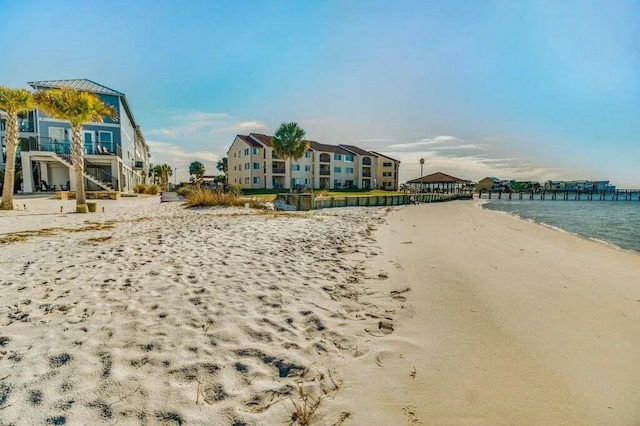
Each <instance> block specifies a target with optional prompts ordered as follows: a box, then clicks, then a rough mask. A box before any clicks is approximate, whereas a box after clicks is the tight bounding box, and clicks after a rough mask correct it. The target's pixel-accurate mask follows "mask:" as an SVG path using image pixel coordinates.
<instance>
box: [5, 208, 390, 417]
mask: <svg viewBox="0 0 640 426" xmlns="http://www.w3.org/2000/svg"><path fill="white" fill-rule="evenodd" d="M21 203H22V201H21ZM24 203H25V204H26V210H25V211H20V212H2V213H0V234H6V233H8V232H12V231H25V230H37V229H43V228H47V229H49V230H48V231H47V232H46V235H44V236H43V235H32V234H26V237H27V240H26V241H21V242H15V243H11V244H2V245H0V250H2V258H1V259H0V262H2V276H1V277H0V288H1V289H2V300H1V302H0V339H2V343H1V344H2V347H0V350H1V351H2V352H0V372H1V374H0V379H2V380H1V381H0V420H1V421H2V423H12V422H16V423H18V424H44V423H45V422H49V423H52V422H55V421H56V419H57V421H58V422H61V421H62V420H63V419H64V421H66V422H67V424H113V423H116V422H120V423H122V424H138V423H142V424H179V423H181V422H184V423H185V424H220V425H228V424H236V425H241V424H283V423H285V422H286V421H287V420H288V419H290V418H291V412H290V411H291V410H292V409H293V402H292V401H296V402H297V401H299V396H298V395H299V394H298V392H299V388H300V387H301V386H303V387H304V388H306V389H308V392H311V393H312V394H313V395H323V396H324V395H325V393H327V394H328V396H327V397H326V403H323V405H322V406H321V408H320V412H319V416H318V419H321V422H322V423H325V422H327V423H330V422H335V421H337V420H338V418H339V415H340V413H339V412H338V413H334V412H333V408H332V407H331V400H332V398H333V396H334V395H335V393H336V391H337V390H338V389H336V388H339V387H340V384H341V380H343V378H341V377H337V376H336V375H335V372H334V365H338V364H341V363H343V362H344V361H343V360H344V359H345V358H353V357H354V356H362V354H361V353H360V352H358V350H357V342H358V339H363V336H364V335H367V333H366V332H365V331H364V330H362V328H361V327H360V323H361V321H360V320H362V322H363V323H367V324H369V325H371V326H372V327H373V328H375V324H376V323H377V319H375V318H372V317H367V316H366V315H367V314H369V315H372V316H375V315H376V314H375V312H376V310H377V309H378V308H377V307H368V306H366V305H363V304H361V303H359V302H358V301H357V295H358V292H359V291H362V289H363V288H364V286H362V285H360V283H361V281H362V280H363V279H364V278H365V277H366V273H365V271H364V269H363V266H362V263H363V262H364V260H365V259H367V258H368V257H370V256H375V255H376V254H377V253H376V249H375V248H372V245H373V244H375V241H374V240H373V238H372V237H370V233H371V232H370V230H369V228H370V227H371V226H372V225H373V224H375V223H379V222H380V219H379V217H380V216H382V215H383V214H384V212H385V210H384V209H368V210H365V209H358V210H354V209H344V210H340V211H338V210H334V211H324V212H315V213H313V214H306V213H298V214H293V215H274V214H273V213H271V214H260V213H258V214H255V213H254V212H249V211H245V210H243V209H207V210H187V209H185V208H184V207H182V206H181V205H179V204H176V203H165V204H160V203H159V199H158V197H153V198H147V199H140V200H137V199H134V200H120V201H114V202H110V201H100V202H99V211H100V212H101V211H102V207H103V206H104V207H105V213H98V214H89V215H78V214H60V213H55V214H51V213H52V212H51V210H52V208H53V209H54V210H58V211H59V207H58V204H60V202H58V201H55V200H25V201H24ZM65 208H68V209H69V210H71V209H72V208H73V202H71V204H69V205H68V206H67V205H66V204H65V205H64V207H63V209H65ZM96 223H99V224H102V226H103V227H104V225H105V224H107V225H109V226H111V227H107V228H106V229H105V228H102V229H95V228H96V225H95V224H96ZM87 227H89V228H87ZM92 227H93V228H92ZM50 228H54V229H53V230H52V229H50ZM80 229H84V230H83V231H81V232H72V230H76V231H78V230H80ZM23 235H25V234H23ZM1 237H2V236H0V238H1ZM5 237H6V236H5ZM96 238H105V240H104V241H100V240H96ZM347 256H348V260H347ZM373 281H376V280H373ZM349 318H353V319H349ZM356 318H358V319H356ZM356 323H357V327H355V328H354V325H355V324H356ZM354 329H359V330H360V331H359V334H360V335H359V336H358V335H354V336H352V332H353V330H354ZM7 339H8V340H7ZM281 376H283V377H281ZM334 382H335V383H334Z"/></svg>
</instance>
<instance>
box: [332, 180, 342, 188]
mask: <svg viewBox="0 0 640 426" xmlns="http://www.w3.org/2000/svg"><path fill="white" fill-rule="evenodd" d="M340 185H341V181H340V179H334V180H333V187H334V188H340Z"/></svg>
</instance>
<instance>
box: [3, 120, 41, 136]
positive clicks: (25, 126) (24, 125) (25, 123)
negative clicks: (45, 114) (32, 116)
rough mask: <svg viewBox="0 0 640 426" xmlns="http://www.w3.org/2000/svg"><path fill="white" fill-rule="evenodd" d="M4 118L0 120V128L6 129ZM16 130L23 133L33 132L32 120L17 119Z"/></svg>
mask: <svg viewBox="0 0 640 426" xmlns="http://www.w3.org/2000/svg"><path fill="white" fill-rule="evenodd" d="M6 125H7V123H6V120H0V130H2V131H5V130H6V128H5V127H6ZM18 131H19V132H21V133H22V132H23V133H34V132H35V127H34V123H33V121H29V120H21V119H18Z"/></svg>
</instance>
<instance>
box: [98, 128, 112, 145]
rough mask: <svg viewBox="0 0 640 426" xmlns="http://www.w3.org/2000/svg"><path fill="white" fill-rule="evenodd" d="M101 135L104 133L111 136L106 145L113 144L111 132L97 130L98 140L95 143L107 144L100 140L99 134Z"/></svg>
mask: <svg viewBox="0 0 640 426" xmlns="http://www.w3.org/2000/svg"><path fill="white" fill-rule="evenodd" d="M101 133H105V134H109V135H111V140H110V141H109V142H108V143H113V132H109V131H107V130H98V140H97V142H98V143H107V142H105V141H103V140H102V139H101V138H100V134H101Z"/></svg>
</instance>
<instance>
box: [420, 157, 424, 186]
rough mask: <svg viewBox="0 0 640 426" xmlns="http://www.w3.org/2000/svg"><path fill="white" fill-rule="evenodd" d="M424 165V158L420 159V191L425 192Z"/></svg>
mask: <svg viewBox="0 0 640 426" xmlns="http://www.w3.org/2000/svg"><path fill="white" fill-rule="evenodd" d="M422 166H424V158H421V159H420V192H424V175H423V174H422Z"/></svg>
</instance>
